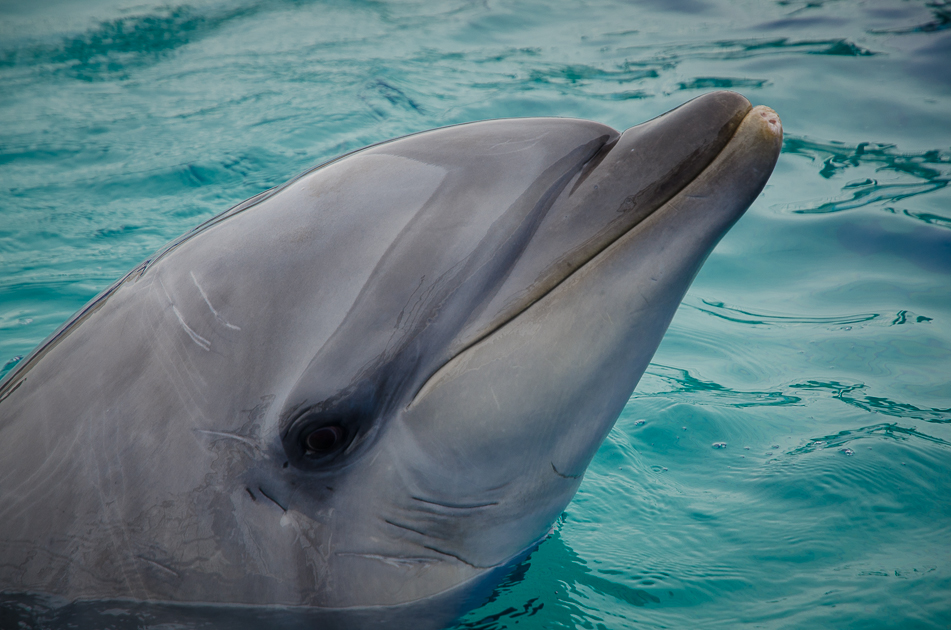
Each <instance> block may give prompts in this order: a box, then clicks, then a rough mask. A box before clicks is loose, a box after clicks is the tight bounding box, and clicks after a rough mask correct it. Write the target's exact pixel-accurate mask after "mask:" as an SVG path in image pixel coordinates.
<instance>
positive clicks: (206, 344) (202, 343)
mask: <svg viewBox="0 0 951 630" xmlns="http://www.w3.org/2000/svg"><path fill="white" fill-rule="evenodd" d="M172 311H173V312H174V313H175V317H177V318H178V322H179V323H180V324H181V325H182V328H184V329H185V332H187V333H188V336H189V337H191V338H192V341H194V342H195V343H196V344H198V347H199V348H201V349H202V350H204V351H206V352H207V351H208V350H210V349H211V342H210V341H208V340H207V339H205V338H204V337H202V336H201V335H199V334H198V333H196V332H195V331H194V330H192V329H191V328H190V327H189V326H188V324H186V323H185V319H184V318H183V317H182V314H181V313H180V312H179V311H178V308H177V307H176V306H175V305H174V304H173V305H172Z"/></svg>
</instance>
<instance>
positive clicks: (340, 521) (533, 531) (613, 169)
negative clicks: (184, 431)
mask: <svg viewBox="0 0 951 630" xmlns="http://www.w3.org/2000/svg"><path fill="white" fill-rule="evenodd" d="M535 125H537V127H535ZM780 144H781V128H780V126H779V122H778V119H777V118H776V116H775V113H774V112H772V110H769V109H767V108H762V107H759V108H751V106H750V104H749V103H748V102H747V101H746V99H744V98H743V97H741V96H739V95H736V94H733V93H717V94H712V95H709V96H706V97H702V98H699V99H696V100H694V101H692V102H690V103H688V104H687V105H684V106H683V107H681V108H679V109H677V110H674V111H673V112H670V113H668V114H666V115H664V116H661V117H660V118H657V119H655V120H653V121H650V122H648V123H645V124H643V125H640V126H637V127H634V128H631V129H629V130H627V131H625V132H624V133H622V134H617V133H615V132H613V131H612V130H609V129H605V128H603V127H601V126H597V125H592V124H590V123H579V122H578V121H561V120H555V121H552V120H540V121H497V122H492V123H484V124H474V125H466V126H461V127H455V128H449V129H445V130H438V131H434V132H429V133H425V134H421V135H418V136H413V137H409V138H406V139H403V140H399V141H396V142H392V143H388V144H384V145H381V146H378V147H375V148H372V149H370V150H369V151H366V152H364V153H362V154H358V155H360V156H361V157H368V156H370V155H372V156H386V157H390V158H392V157H396V158H397V159H400V160H412V161H413V162H414V163H415V164H420V165H428V168H433V167H434V165H435V167H439V168H441V169H445V170H444V172H443V173H441V174H434V175H433V177H432V179H433V183H434V185H433V187H432V192H431V193H430V192H429V190H428V189H427V192H426V193H425V195H424V196H426V199H425V201H422V203H419V202H418V201H417V202H415V203H416V205H417V207H420V208H421V209H420V210H418V211H416V212H414V214H413V217H412V219H411V220H410V221H409V222H408V223H407V224H406V225H405V226H404V227H402V229H401V231H400V232H399V233H398V234H397V235H396V236H395V237H394V238H392V240H388V241H387V242H385V243H384V244H383V245H385V248H386V249H385V252H384V253H383V255H382V256H380V257H379V258H378V259H377V260H376V262H375V266H374V268H373V271H372V273H371V275H370V277H369V279H368V280H367V281H366V282H364V283H363V284H362V285H361V292H360V294H359V295H358V296H357V298H356V299H355V300H354V301H353V303H352V305H351V306H350V308H349V309H348V310H347V312H346V314H345V315H343V317H342V318H341V319H340V320H339V323H335V325H334V326H333V329H332V331H331V332H330V334H329V335H328V337H327V339H326V341H325V342H324V343H322V344H321V345H320V347H319V349H318V350H317V351H316V353H315V354H314V356H313V357H312V359H311V360H310V361H309V363H308V365H307V366H306V368H304V369H303V370H302V371H301V373H300V376H299V378H298V379H297V380H296V382H295V383H294V385H293V386H292V387H291V388H290V389H289V390H288V392H287V393H286V395H284V396H283V397H282V399H283V400H282V406H281V407H280V410H279V411H277V410H275V413H274V421H275V423H276V426H275V429H276V431H277V435H279V438H280V442H279V444H278V442H277V441H275V442H274V443H273V444H272V450H271V452H270V455H271V459H270V471H271V472H270V473H269V474H267V475H265V477H264V478H265V479H266V481H262V482H261V483H260V484H258V485H259V487H261V488H264V487H267V488H268V492H271V493H274V494H275V495H280V497H281V499H280V501H281V503H282V505H283V506H285V507H286V508H287V509H288V511H289V512H290V511H293V512H294V513H295V516H294V518H299V519H301V520H302V521H304V522H316V521H320V522H321V523H322V527H325V528H327V532H326V533H324V534H322V535H323V536H324V537H325V539H327V540H333V541H334V542H333V543H332V544H330V543H328V551H327V555H326V562H327V563H328V566H332V567H333V568H332V569H331V570H330V573H332V574H333V575H334V576H335V577H334V585H335V586H334V589H333V593H332V594H330V593H328V595H329V596H330V597H329V599H330V601H329V603H331V604H332V605H345V606H354V605H371V604H395V603H402V602H406V601H413V600H417V599H420V598H424V597H427V596H431V595H433V594H436V593H439V592H440V591H443V590H445V589H447V588H449V587H453V586H456V585H458V584H460V583H463V582H466V581H467V580H472V579H474V578H477V577H478V576H480V575H481V574H483V573H485V572H487V571H490V570H491V569H493V568H496V567H500V566H505V565H506V564H507V563H510V562H511V561H512V560H513V559H514V558H517V557H518V556H519V555H520V554H523V553H524V552H525V551H526V550H527V549H529V548H531V546H532V545H533V544H535V543H536V542H537V541H539V539H540V538H542V537H543V536H545V535H546V534H547V533H548V531H549V528H550V526H551V524H552V522H553V521H554V520H555V519H556V518H557V516H558V514H559V513H560V512H561V511H562V510H563V509H564V508H565V506H566V505H567V504H568V502H569V501H570V500H571V498H572V496H573V495H574V493H575V492H576V490H577V489H578V486H579V484H580V483H581V479H582V476H583V474H584V471H585V468H586V467H587V465H588V463H589V462H590V460H591V458H592V457H593V455H594V453H595V451H596V450H597V449H598V447H599V445H600V444H601V442H602V441H603V439H604V438H605V436H606V435H607V433H608V431H609V430H610V429H611V427H612V426H613V424H614V422H615V420H616V419H617V417H618V415H619V414H620V412H621V410H622V408H623V406H624V404H625V403H626V401H627V400H628V398H629V396H630V394H631V392H632V390H633V388H634V386H635V384H636V383H637V381H638V379H639V378H640V376H641V374H642V373H643V371H644V370H645V368H646V367H647V364H648V363H649V361H650V358H651V356H652V355H653V353H654V350H655V349H656V347H657V345H658V344H659V342H660V339H661V337H662V335H663V333H664V331H665V330H666V328H667V326H668V324H669V322H670V320H671V318H672V317H673V314H674V312H675V310H676V308H677V306H678V305H679V303H680V301H681V299H682V297H683V295H684V293H685V292H686V290H687V287H688V286H689V284H690V282H691V281H692V279H693V277H694V276H695V274H696V273H697V271H698V270H699V268H700V265H701V264H702V263H703V261H704V260H705V258H706V257H707V255H708V254H709V253H710V251H711V250H712V249H713V247H714V246H715V244H716V243H717V242H718V241H719V239H720V238H721V236H722V235H723V234H724V233H725V232H726V231H727V230H728V229H729V227H730V226H731V225H732V224H733V223H734V222H735V221H736V220H737V219H738V218H739V217H740V215H741V214H742V213H743V212H744V211H745V210H746V208H747V207H748V206H749V205H750V203H752V201H753V200H754V199H755V197H756V196H757V195H758V193H759V192H760V190H761V189H762V187H763V185H764V184H765V182H766V179H767V178H768V176H769V174H770V172H771V171H772V168H773V165H774V164H775V161H776V158H777V156H778V153H779V148H780ZM533 154H534V156H535V157H529V155H533ZM351 159H352V158H351ZM458 160H461V161H458ZM523 160H524V163H523ZM457 161H458V162H457ZM341 164H342V163H341ZM331 168H332V167H331ZM526 173H527V176H526ZM512 177H514V178H515V180H516V181H517V182H518V183H517V184H516V185H515V186H512V187H509V182H510V181H511V178H512ZM437 182H438V183H437ZM500 189H501V190H500ZM414 194H415V193H414ZM421 198H422V196H420V199H421ZM385 199H386V195H385V194H384V195H383V199H381V202H382V203H385V202H386V201H385ZM483 208H490V209H488V210H484V209H483ZM331 278H332V274H331ZM285 462H286V467H283V468H282V466H285ZM318 515H320V516H318ZM321 519H323V520H321ZM331 532H332V533H331Z"/></svg>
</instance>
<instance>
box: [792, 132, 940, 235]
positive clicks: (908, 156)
mask: <svg viewBox="0 0 951 630" xmlns="http://www.w3.org/2000/svg"><path fill="white" fill-rule="evenodd" d="M783 152H784V153H788V154H792V155H799V156H803V157H806V158H808V159H810V160H812V161H813V162H818V163H820V164H821V165H822V166H821V168H820V170H819V175H820V176H821V177H823V178H825V179H831V178H833V177H836V176H838V175H841V174H843V173H844V172H846V171H847V170H849V169H854V168H857V167H872V168H873V172H874V173H889V174H892V175H894V176H897V179H895V180H892V181H882V180H881V178H879V177H866V178H864V179H859V180H855V181H851V182H848V183H846V184H845V185H843V186H842V195H840V196H839V197H837V198H834V199H827V200H822V201H817V202H810V203H805V204H798V205H797V204H793V205H789V206H785V208H786V209H788V210H791V211H792V212H793V213H795V214H828V213H832V212H841V211H843V210H853V209H855V208H861V207H863V206H868V205H872V204H884V203H895V202H898V201H901V200H903V199H907V198H909V197H915V196H918V195H923V194H926V193H931V192H934V191H936V190H940V189H942V188H945V187H947V185H948V183H949V182H951V151H946V150H938V149H933V150H929V151H921V152H911V153H903V152H901V151H898V150H897V149H896V147H895V145H892V144H878V143H874V142H860V143H858V144H855V145H849V144H845V143H842V142H834V141H833V142H818V141H815V140H810V139H808V138H804V137H797V136H786V139H785V140H784V142H783ZM890 210H892V211H893V212H894V210H893V209H890ZM906 214H907V216H910V217H912V218H919V219H921V220H924V221H926V222H928V223H931V224H934V225H941V226H944V227H948V224H949V222H951V218H948V217H937V216H935V215H928V214H925V215H924V216H919V215H920V214H921V213H912V212H907V213H906Z"/></svg>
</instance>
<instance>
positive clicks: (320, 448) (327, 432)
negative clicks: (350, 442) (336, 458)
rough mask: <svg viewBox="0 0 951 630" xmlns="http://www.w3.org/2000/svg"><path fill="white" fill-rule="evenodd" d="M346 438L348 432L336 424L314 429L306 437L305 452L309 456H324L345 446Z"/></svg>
mask: <svg viewBox="0 0 951 630" xmlns="http://www.w3.org/2000/svg"><path fill="white" fill-rule="evenodd" d="M344 437H346V431H344V429H343V427H341V426H339V425H336V424H331V425H328V426H323V427H320V428H318V429H314V430H313V431H311V432H310V433H308V434H306V435H305V436H304V451H306V452H307V454H308V455H324V454H326V453H329V452H331V451H333V450H334V449H336V448H337V447H338V446H340V445H341V444H343V443H344Z"/></svg>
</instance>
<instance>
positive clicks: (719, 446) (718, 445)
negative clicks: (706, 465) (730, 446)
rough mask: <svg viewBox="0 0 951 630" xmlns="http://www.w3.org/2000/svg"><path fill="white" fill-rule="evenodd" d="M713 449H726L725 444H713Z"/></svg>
mask: <svg viewBox="0 0 951 630" xmlns="http://www.w3.org/2000/svg"><path fill="white" fill-rule="evenodd" d="M713 448H726V442H714V443H713Z"/></svg>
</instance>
